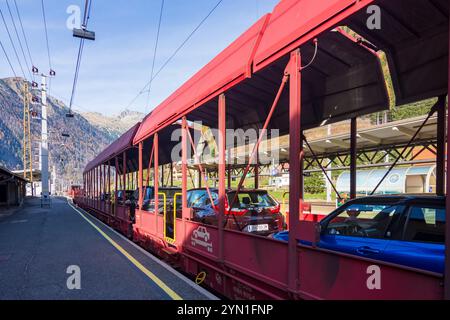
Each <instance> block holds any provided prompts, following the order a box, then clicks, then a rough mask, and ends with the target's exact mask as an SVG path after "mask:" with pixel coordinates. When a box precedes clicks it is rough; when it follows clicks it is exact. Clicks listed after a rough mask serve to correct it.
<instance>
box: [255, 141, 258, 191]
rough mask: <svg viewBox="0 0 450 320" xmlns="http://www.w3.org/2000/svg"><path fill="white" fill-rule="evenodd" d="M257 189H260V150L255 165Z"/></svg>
mask: <svg viewBox="0 0 450 320" xmlns="http://www.w3.org/2000/svg"><path fill="white" fill-rule="evenodd" d="M255 189H259V150H258V152H257V153H256V164H255Z"/></svg>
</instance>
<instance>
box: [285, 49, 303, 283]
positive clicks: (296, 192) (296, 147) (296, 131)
mask: <svg viewBox="0 0 450 320" xmlns="http://www.w3.org/2000/svg"><path fill="white" fill-rule="evenodd" d="M300 69H301V57H300V50H296V51H294V52H292V53H291V58H290V60H289V65H288V67H287V70H288V73H289V150H290V152H289V170H290V174H289V185H290V191H289V230H290V232H289V242H288V263H287V265H288V288H289V290H290V291H291V292H295V291H296V289H297V285H298V274H297V269H298V265H297V261H298V259H297V228H298V222H299V211H300V207H299V206H300V201H301V200H302V199H301V194H302V192H301V190H300V188H301V185H302V178H301V177H302V175H303V168H302V167H301V165H300V164H301V161H300V160H301V159H300V157H301V155H300V153H301V151H302V150H301V133H302V127H301V119H302V118H301V111H302V105H301V74H300Z"/></svg>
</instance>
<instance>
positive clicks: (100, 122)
mask: <svg viewBox="0 0 450 320" xmlns="http://www.w3.org/2000/svg"><path fill="white" fill-rule="evenodd" d="M81 115H82V116H83V117H84V118H85V119H87V120H88V121H89V122H90V123H91V124H92V125H94V126H95V127H97V128H99V129H101V130H103V131H105V132H106V133H108V134H110V135H112V136H116V137H119V136H120V135H122V133H124V132H126V131H127V130H128V129H129V128H131V127H132V126H134V125H135V124H136V123H137V122H139V121H141V120H142V119H143V118H144V114H143V113H140V112H137V111H131V110H125V111H123V112H122V113H120V114H119V115H117V116H113V117H109V116H105V115H103V114H101V113H98V112H83V113H81Z"/></svg>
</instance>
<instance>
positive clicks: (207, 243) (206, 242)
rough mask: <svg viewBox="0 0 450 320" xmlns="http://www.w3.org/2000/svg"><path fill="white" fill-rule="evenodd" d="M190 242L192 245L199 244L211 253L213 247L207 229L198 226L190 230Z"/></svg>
mask: <svg viewBox="0 0 450 320" xmlns="http://www.w3.org/2000/svg"><path fill="white" fill-rule="evenodd" d="M191 244H192V246H193V247H195V246H200V247H204V248H206V250H208V252H210V253H212V251H213V247H212V242H211V235H210V233H209V232H208V230H207V229H206V228H205V227H203V226H200V227H198V228H197V229H195V230H194V232H192V235H191Z"/></svg>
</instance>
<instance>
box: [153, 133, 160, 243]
mask: <svg viewBox="0 0 450 320" xmlns="http://www.w3.org/2000/svg"><path fill="white" fill-rule="evenodd" d="M153 144H154V146H155V164H154V170H153V172H154V180H153V181H155V185H154V188H155V235H158V215H159V137H158V133H155V135H154V137H153Z"/></svg>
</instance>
